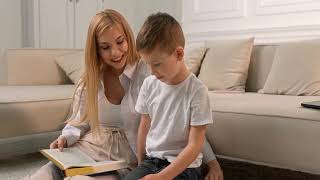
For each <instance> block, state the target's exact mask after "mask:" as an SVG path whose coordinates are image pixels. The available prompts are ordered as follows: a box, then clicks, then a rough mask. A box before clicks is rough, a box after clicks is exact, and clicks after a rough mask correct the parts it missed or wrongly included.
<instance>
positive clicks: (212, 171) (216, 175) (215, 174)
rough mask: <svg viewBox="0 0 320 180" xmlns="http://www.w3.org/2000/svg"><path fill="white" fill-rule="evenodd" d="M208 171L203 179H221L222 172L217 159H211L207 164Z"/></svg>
mask: <svg viewBox="0 0 320 180" xmlns="http://www.w3.org/2000/svg"><path fill="white" fill-rule="evenodd" d="M207 166H208V173H207V175H206V177H205V180H223V172H222V169H221V167H220V165H219V162H218V161H217V160H212V161H210V162H209V163H208V164H207Z"/></svg>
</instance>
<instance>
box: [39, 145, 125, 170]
mask: <svg viewBox="0 0 320 180" xmlns="http://www.w3.org/2000/svg"><path fill="white" fill-rule="evenodd" d="M40 152H41V153H42V154H43V155H44V156H45V157H46V158H48V159H49V160H50V161H52V162H53V163H54V164H55V165H57V166H58V167H59V168H60V169H61V170H63V171H64V174H65V176H75V175H89V174H96V173H101V172H107V171H113V170H117V169H122V168H127V167H128V164H127V163H126V162H125V161H124V160H120V161H101V162H96V161H95V160H93V159H91V158H90V157H89V156H88V155H87V154H85V153H84V152H82V151H81V150H80V149H78V148H74V147H71V148H64V149H63V151H62V152H60V151H59V149H42V150H40Z"/></svg>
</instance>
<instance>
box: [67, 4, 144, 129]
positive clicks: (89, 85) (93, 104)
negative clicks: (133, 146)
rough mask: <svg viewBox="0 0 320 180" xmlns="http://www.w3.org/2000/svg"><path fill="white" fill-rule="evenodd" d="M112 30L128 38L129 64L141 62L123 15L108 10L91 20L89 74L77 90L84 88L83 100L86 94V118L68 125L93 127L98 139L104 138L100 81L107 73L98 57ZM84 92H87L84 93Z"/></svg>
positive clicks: (87, 68)
mask: <svg viewBox="0 0 320 180" xmlns="http://www.w3.org/2000/svg"><path fill="white" fill-rule="evenodd" d="M111 26H117V27H118V28H120V30H122V31H123V33H124V35H125V37H126V40H127V43H128V52H127V53H128V54H127V63H126V64H134V63H136V61H138V59H139V58H138V53H137V50H136V45H135V41H134V36H133V33H132V30H131V28H130V26H129V24H128V22H127V21H126V20H125V18H124V17H123V16H122V15H121V14H120V13H118V12H117V11H115V10H112V9H106V10H103V11H101V12H99V13H97V14H96V15H95V16H94V17H93V18H92V19H91V22H90V25H89V29H88V35H87V42H86V48H85V72H84V74H83V75H82V78H81V80H80V82H79V83H78V85H77V88H76V89H78V88H79V87H81V88H82V89H81V91H80V92H81V94H80V97H81V96H82V92H85V94H84V97H85V107H84V114H83V115H82V117H81V119H80V121H73V120H72V119H69V120H67V122H68V123H70V124H72V125H75V126H77V125H80V124H83V123H89V125H90V127H91V131H92V132H93V133H94V134H95V135H97V134H100V130H99V129H100V128H99V117H98V111H99V109H98V101H97V99H98V91H99V86H100V80H101V79H100V78H101V75H102V72H103V70H104V62H103V60H102V59H101V58H100V57H99V54H98V52H99V50H98V38H99V37H100V36H101V35H102V34H103V32H104V31H105V30H106V29H108V28H110V27H111ZM84 89H85V91H83V90H84ZM76 109H77V111H78V110H79V104H78V107H77V108H76ZM100 111H103V109H100Z"/></svg>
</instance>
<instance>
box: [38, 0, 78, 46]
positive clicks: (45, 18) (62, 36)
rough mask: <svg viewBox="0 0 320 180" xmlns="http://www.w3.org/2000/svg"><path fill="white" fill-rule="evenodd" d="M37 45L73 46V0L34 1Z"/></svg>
mask: <svg viewBox="0 0 320 180" xmlns="http://www.w3.org/2000/svg"><path fill="white" fill-rule="evenodd" d="M34 8H35V9H34V13H35V14H34V17H35V18H34V25H35V26H34V28H35V30H34V31H35V46H36V47H40V48H73V43H72V28H71V26H70V25H72V22H73V20H72V18H73V8H74V2H73V1H71V0H54V1H52V0H35V1H34Z"/></svg>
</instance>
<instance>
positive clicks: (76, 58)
mask: <svg viewBox="0 0 320 180" xmlns="http://www.w3.org/2000/svg"><path fill="white" fill-rule="evenodd" d="M55 61H56V63H57V64H58V65H59V66H60V67H61V69H62V70H63V71H64V72H65V73H66V75H67V76H68V77H69V78H70V80H71V81H72V82H73V83H74V84H77V83H78V82H79V80H80V78H81V75H82V74H83V72H84V53H83V52H82V51H80V52H76V53H68V54H64V55H62V56H58V57H55Z"/></svg>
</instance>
